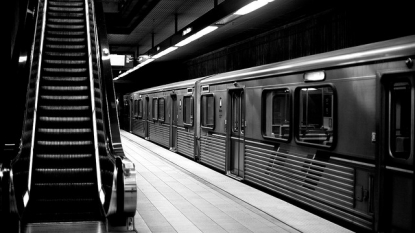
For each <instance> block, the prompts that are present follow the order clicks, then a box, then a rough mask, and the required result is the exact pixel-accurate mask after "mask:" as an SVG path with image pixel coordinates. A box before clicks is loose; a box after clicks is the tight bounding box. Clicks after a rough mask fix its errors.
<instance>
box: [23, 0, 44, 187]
mask: <svg viewBox="0 0 415 233" xmlns="http://www.w3.org/2000/svg"><path fill="white" fill-rule="evenodd" d="M47 5H48V0H45V2H44V4H43V18H42V29H41V37H40V47H39V63H38V69H37V74H36V88H35V107H34V109H33V126H32V138H31V140H32V141H31V143H30V145H31V146H30V159H29V173H28V176H29V177H28V182H27V189H28V195H30V188H31V184H32V168H33V147H34V142H35V135H36V134H35V132H36V114H37V105H38V98H39V83H40V73H41V68H42V53H43V42H44V38H45V30H46V9H47Z"/></svg>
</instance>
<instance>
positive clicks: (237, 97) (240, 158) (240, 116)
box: [227, 89, 245, 178]
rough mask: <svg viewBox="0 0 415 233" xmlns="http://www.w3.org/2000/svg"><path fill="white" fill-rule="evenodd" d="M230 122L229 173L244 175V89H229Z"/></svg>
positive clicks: (241, 176)
mask: <svg viewBox="0 0 415 233" xmlns="http://www.w3.org/2000/svg"><path fill="white" fill-rule="evenodd" d="M229 99H230V105H228V106H230V109H229V110H230V114H228V122H230V126H229V127H230V130H229V131H228V132H229V134H230V135H229V136H230V139H229V150H228V159H227V162H228V165H227V168H228V169H227V173H228V175H231V176H232V175H233V176H237V177H238V178H243V177H244V154H245V97H244V90H243V89H235V90H230V91H229Z"/></svg>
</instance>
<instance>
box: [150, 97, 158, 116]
mask: <svg viewBox="0 0 415 233" xmlns="http://www.w3.org/2000/svg"><path fill="white" fill-rule="evenodd" d="M151 109H152V112H151V114H152V117H153V120H157V98H153V100H152V105H151Z"/></svg>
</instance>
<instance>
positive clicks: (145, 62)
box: [134, 58, 154, 69]
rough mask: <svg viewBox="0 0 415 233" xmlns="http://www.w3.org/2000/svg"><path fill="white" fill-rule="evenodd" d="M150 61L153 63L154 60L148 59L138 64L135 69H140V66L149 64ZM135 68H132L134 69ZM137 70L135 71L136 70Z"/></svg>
mask: <svg viewBox="0 0 415 233" xmlns="http://www.w3.org/2000/svg"><path fill="white" fill-rule="evenodd" d="M152 61H154V59H153V58H149V59H147V60H145V61H144V62H142V63H140V64H139V65H138V66H136V67H138V68H140V67H142V66H145V65H147V64H148V63H150V62H152ZM136 67H134V68H136ZM138 68H137V69H138Z"/></svg>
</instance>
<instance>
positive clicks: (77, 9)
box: [48, 6, 84, 12]
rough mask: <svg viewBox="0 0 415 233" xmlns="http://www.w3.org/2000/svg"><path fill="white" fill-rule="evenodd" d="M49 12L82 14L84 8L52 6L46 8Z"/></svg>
mask: <svg viewBox="0 0 415 233" xmlns="http://www.w3.org/2000/svg"><path fill="white" fill-rule="evenodd" d="M48 8H49V10H52V11H59V12H83V11H84V8H82V7H77V8H75V7H54V6H50V7H48Z"/></svg>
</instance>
